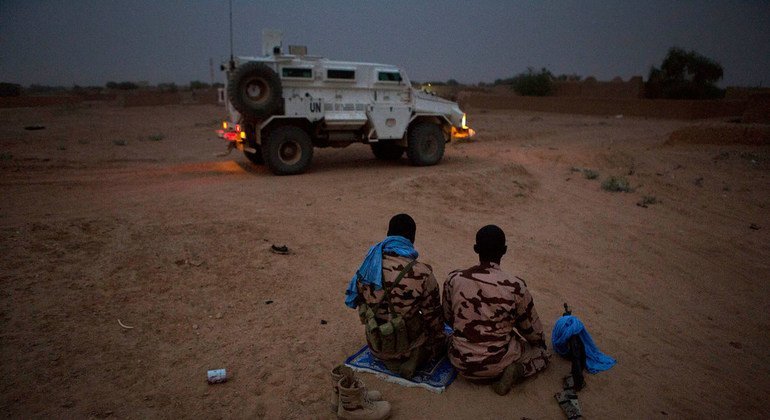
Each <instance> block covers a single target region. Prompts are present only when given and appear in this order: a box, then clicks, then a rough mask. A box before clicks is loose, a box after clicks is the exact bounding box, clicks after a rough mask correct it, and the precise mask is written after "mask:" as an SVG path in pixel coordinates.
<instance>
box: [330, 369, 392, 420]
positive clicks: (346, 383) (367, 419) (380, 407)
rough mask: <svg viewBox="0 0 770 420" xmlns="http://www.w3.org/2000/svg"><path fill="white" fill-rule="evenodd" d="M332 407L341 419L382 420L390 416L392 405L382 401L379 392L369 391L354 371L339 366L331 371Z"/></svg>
mask: <svg viewBox="0 0 770 420" xmlns="http://www.w3.org/2000/svg"><path fill="white" fill-rule="evenodd" d="M331 379H332V397H331V404H330V407H331V409H332V411H333V412H335V413H337V417H338V418H341V419H357V420H381V419H385V418H388V416H390V403H389V402H387V401H382V394H381V393H380V392H379V391H375V390H371V391H369V390H367V389H366V386H364V383H363V382H361V380H359V379H357V378H356V377H355V375H353V370H352V369H350V368H349V367H347V366H345V365H338V366H336V367H335V368H334V369H332V371H331Z"/></svg>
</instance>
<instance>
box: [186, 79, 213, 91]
mask: <svg viewBox="0 0 770 420" xmlns="http://www.w3.org/2000/svg"><path fill="white" fill-rule="evenodd" d="M209 86H210V85H209V84H208V83H205V82H201V81H200V80H193V81H192V82H190V89H192V90H199V89H208V88H209Z"/></svg>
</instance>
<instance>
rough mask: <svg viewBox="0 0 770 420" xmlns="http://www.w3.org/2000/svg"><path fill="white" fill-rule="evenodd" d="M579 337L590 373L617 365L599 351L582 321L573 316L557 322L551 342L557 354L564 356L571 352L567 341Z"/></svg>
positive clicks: (566, 316)
mask: <svg viewBox="0 0 770 420" xmlns="http://www.w3.org/2000/svg"><path fill="white" fill-rule="evenodd" d="M573 335H577V336H579V337H580V339H581V340H582V341H583V346H584V347H585V349H586V369H587V370H588V372H589V373H599V372H601V371H604V370H607V369H609V368H611V367H613V366H614V365H615V359H613V358H612V357H610V356H607V355H606V354H604V353H602V352H601V351H599V348H598V347H596V344H594V340H593V339H591V334H588V331H586V328H585V327H584V326H583V323H582V322H580V320H579V319H578V318H577V317H575V316H572V315H564V316H562V317H561V318H559V319H558V320H557V321H556V325H554V326H553V332H552V333H551V342H552V343H553V349H554V351H556V353H559V354H560V355H562V356H564V355H566V354H567V353H568V352H569V348H568V346H567V341H569V339H570V337H572V336H573Z"/></svg>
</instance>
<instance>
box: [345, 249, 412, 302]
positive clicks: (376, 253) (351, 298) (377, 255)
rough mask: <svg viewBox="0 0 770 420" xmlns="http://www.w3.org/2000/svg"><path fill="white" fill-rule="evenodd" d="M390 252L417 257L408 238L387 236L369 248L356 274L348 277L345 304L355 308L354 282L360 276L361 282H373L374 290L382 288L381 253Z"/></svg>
mask: <svg viewBox="0 0 770 420" xmlns="http://www.w3.org/2000/svg"><path fill="white" fill-rule="evenodd" d="M383 252H391V253H394V254H396V255H400V256H402V257H407V258H412V259H415V258H417V250H416V249H414V245H412V242H411V241H409V239H406V238H404V237H403V236H388V237H386V238H385V240H384V241H382V242H380V243H378V244H377V245H374V246H372V247H371V248H369V252H368V253H367V254H366V258H364V262H363V263H361V267H359V268H358V270H357V271H356V274H354V275H353V278H352V279H350V284H348V289H347V290H345V305H347V306H348V307H350V308H354V309H355V308H356V307H357V306H358V304H357V303H356V298H358V288H357V287H356V282H357V280H358V278H359V277H361V283H363V284H373V285H374V290H380V289H382V253H383Z"/></svg>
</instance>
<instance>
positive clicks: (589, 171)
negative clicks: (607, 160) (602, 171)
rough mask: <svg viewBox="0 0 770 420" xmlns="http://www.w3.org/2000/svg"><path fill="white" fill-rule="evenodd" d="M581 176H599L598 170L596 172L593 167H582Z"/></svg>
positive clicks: (591, 177)
mask: <svg viewBox="0 0 770 420" xmlns="http://www.w3.org/2000/svg"><path fill="white" fill-rule="evenodd" d="M583 176H584V177H585V178H586V179H596V178H599V172H596V171H594V170H593V169H583Z"/></svg>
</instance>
